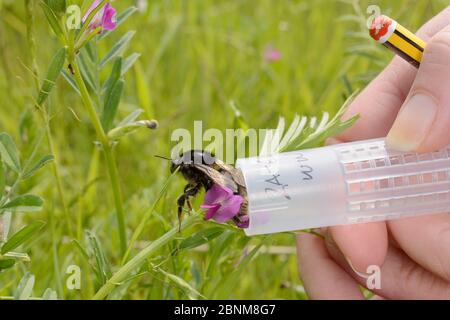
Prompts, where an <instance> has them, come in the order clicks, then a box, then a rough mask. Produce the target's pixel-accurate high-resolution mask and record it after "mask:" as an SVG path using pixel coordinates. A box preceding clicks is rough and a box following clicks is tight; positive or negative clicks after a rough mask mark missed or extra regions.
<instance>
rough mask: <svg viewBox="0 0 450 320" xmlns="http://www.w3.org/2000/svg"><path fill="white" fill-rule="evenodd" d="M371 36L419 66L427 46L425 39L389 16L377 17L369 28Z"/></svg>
mask: <svg viewBox="0 0 450 320" xmlns="http://www.w3.org/2000/svg"><path fill="white" fill-rule="evenodd" d="M369 32H370V36H371V37H372V38H373V39H374V40H376V41H378V42H379V43H381V44H383V45H384V46H385V47H387V48H389V49H390V50H392V51H393V52H395V53H396V54H397V55H399V56H400V57H402V58H403V59H405V60H406V61H408V62H409V63H411V64H412V65H413V66H415V67H416V68H418V67H419V66H420V62H421V61H422V57H423V50H424V49H425V47H426V43H425V41H423V40H422V39H420V38H419V37H418V36H416V35H415V34H414V33H412V32H411V31H409V30H408V29H406V28H405V27H403V26H402V25H400V24H399V23H398V22H397V21H395V20H393V19H391V18H389V17H387V16H379V17H377V18H376V19H375V20H374V21H373V23H372V26H371V27H370V29H369Z"/></svg>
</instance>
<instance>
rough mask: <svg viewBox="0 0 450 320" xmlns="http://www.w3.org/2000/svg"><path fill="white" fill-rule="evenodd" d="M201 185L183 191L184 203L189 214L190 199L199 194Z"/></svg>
mask: <svg viewBox="0 0 450 320" xmlns="http://www.w3.org/2000/svg"><path fill="white" fill-rule="evenodd" d="M201 187H202V186H201V185H200V184H197V185H195V186H193V187H192V186H191V188H190V189H187V190H186V191H185V193H184V194H185V196H186V203H187V205H188V208H189V212H191V211H192V203H191V198H193V197H195V196H196V195H197V194H198V193H199V192H200V189H201Z"/></svg>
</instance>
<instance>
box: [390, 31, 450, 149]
mask: <svg viewBox="0 0 450 320" xmlns="http://www.w3.org/2000/svg"><path fill="white" fill-rule="evenodd" d="M386 144H387V146H388V147H389V148H391V149H396V150H399V151H405V152H408V151H419V152H429V151H435V150H438V149H441V148H443V147H445V146H447V145H448V144H450V26H447V27H446V28H444V29H443V30H442V31H440V32H439V33H437V34H436V35H435V36H434V37H433V38H431V40H430V41H429V42H428V45H427V47H426V49H425V51H424V55H423V60H422V63H421V65H420V68H419V71H418V73H417V76H416V79H415V80H414V83H413V85H412V88H411V91H410V93H409V95H408V97H407V99H406V102H405V103H404V104H403V106H402V108H401V109H400V112H399V114H398V116H397V119H396V120H395V122H394V125H393V126H392V129H391V131H390V132H389V134H388V136H387V138H386Z"/></svg>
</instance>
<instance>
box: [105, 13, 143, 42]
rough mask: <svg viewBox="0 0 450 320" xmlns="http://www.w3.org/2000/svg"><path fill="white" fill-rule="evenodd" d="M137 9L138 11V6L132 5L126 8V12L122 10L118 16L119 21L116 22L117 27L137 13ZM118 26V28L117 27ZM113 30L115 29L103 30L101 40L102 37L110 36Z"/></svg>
mask: <svg viewBox="0 0 450 320" xmlns="http://www.w3.org/2000/svg"><path fill="white" fill-rule="evenodd" d="M137 11H138V9H137V8H136V7H130V8H128V9H126V10H125V11H124V12H122V13H121V14H119V15H118V16H117V22H116V25H117V28H118V27H119V26H120V25H121V24H122V23H124V22H125V21H126V20H127V19H128V18H129V17H131V16H132V15H133V14H134V13H136V12H137ZM117 28H116V29H117ZM113 31H114V30H108V31H105V32H103V33H102V34H101V35H100V36H99V39H100V40H101V39H104V38H106V37H107V36H109V35H110V34H111V33H112V32H113Z"/></svg>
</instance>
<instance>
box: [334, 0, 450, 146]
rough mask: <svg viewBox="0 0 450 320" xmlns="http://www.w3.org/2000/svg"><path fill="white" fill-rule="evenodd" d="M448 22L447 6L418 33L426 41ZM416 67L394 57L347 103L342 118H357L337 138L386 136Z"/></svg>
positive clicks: (407, 90) (449, 11) (345, 139)
mask: <svg viewBox="0 0 450 320" xmlns="http://www.w3.org/2000/svg"><path fill="white" fill-rule="evenodd" d="M448 25H450V6H449V7H447V8H446V9H445V10H443V11H442V12H441V13H439V14H438V15H437V16H435V17H434V18H433V19H431V20H430V21H428V22H427V23H426V24H425V25H424V26H423V27H422V28H421V29H420V30H419V31H418V32H417V35H418V36H419V37H421V38H422V39H423V40H425V41H428V40H429V39H430V38H431V37H432V36H433V35H435V34H436V33H438V32H439V31H440V30H442V29H443V28H445V27H446V26H448ZM416 73H417V69H415V68H414V67H413V66H411V65H410V64H409V63H407V62H406V61H404V60H403V59H402V58H400V57H395V58H394V59H393V60H392V62H391V63H390V64H389V66H387V67H386V69H384V70H383V71H382V72H381V73H380V74H379V75H378V76H377V77H376V78H375V79H374V80H373V81H372V82H371V83H370V84H369V85H368V86H367V87H366V88H365V89H364V90H363V91H362V92H361V94H359V95H358V97H357V98H356V99H355V101H354V102H353V103H352V104H351V105H350V106H349V109H348V110H347V112H346V114H345V115H344V119H348V118H350V117H352V116H353V115H355V114H359V115H360V119H359V120H358V121H357V122H356V123H355V124H354V125H353V126H352V127H351V128H349V129H348V130H346V131H345V132H344V133H342V134H341V135H339V136H338V137H337V138H338V139H339V140H341V141H355V140H364V139H371V138H380V137H385V136H386V135H387V133H388V132H389V130H390V128H391V126H392V124H393V122H394V120H395V118H396V117H397V113H398V111H399V110H400V107H401V106H402V104H403V102H404V100H405V98H406V97H407V95H408V93H409V90H410V88H411V85H412V83H413V81H414V78H415V76H416Z"/></svg>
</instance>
